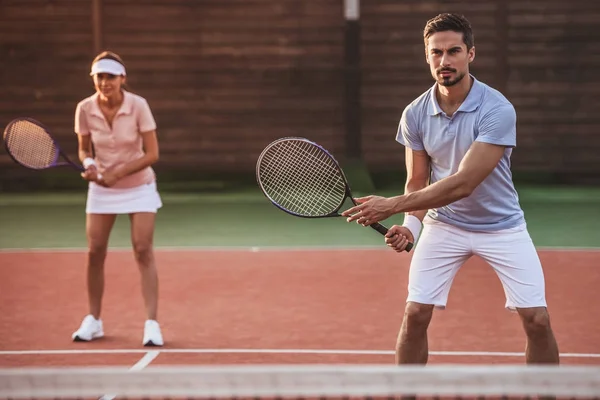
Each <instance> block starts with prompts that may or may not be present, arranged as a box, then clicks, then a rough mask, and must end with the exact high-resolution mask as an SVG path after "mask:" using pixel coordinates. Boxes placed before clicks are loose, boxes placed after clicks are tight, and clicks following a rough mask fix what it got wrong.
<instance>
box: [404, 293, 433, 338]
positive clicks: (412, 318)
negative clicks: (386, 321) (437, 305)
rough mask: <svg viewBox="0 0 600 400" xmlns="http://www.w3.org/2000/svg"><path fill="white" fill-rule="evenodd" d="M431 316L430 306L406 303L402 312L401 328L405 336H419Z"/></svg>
mask: <svg viewBox="0 0 600 400" xmlns="http://www.w3.org/2000/svg"><path fill="white" fill-rule="evenodd" d="M432 316H433V305H432V304H421V303H415V302H412V301H411V302H408V303H407V304H406V308H405V310H404V321H403V326H404V330H405V332H406V333H407V334H409V335H410V334H411V333H415V334H421V333H422V332H424V331H426V330H427V328H428V327H429V323H430V322H431V317H432Z"/></svg>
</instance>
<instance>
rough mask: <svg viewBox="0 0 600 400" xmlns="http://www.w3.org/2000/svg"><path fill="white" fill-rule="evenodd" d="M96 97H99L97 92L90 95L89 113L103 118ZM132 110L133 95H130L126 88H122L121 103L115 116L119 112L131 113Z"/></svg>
mask: <svg viewBox="0 0 600 400" xmlns="http://www.w3.org/2000/svg"><path fill="white" fill-rule="evenodd" d="M98 97H100V95H99V94H98V93H96V94H94V95H93V96H92V100H93V101H92V109H91V113H90V114H91V115H95V116H97V117H101V118H104V114H102V111H101V110H100V105H99V104H98ZM132 112H133V97H132V96H131V94H130V93H129V92H127V91H126V90H123V104H121V108H119V111H117V114H115V116H117V115H120V114H131V113H132Z"/></svg>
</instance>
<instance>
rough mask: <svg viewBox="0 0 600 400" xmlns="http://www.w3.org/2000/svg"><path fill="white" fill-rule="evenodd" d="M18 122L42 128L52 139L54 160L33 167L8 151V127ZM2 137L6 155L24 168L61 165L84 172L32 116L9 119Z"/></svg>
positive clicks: (47, 130)
mask: <svg viewBox="0 0 600 400" xmlns="http://www.w3.org/2000/svg"><path fill="white" fill-rule="evenodd" d="M18 122H29V123H32V124H34V125H37V126H38V127H40V128H42V129H43V130H44V133H45V134H46V135H48V137H49V138H50V140H52V143H53V144H54V146H55V147H56V150H57V151H56V158H55V159H54V161H53V162H52V163H51V164H50V165H48V166H46V167H42V168H36V167H33V166H31V165H25V164H23V163H21V162H20V161H19V160H18V159H17V158H16V157H15V156H14V155H13V154H12V152H11V151H10V146H9V145H8V140H7V138H6V137H7V135H8V134H9V130H10V128H12V126H13V125H15V124H16V123H18ZM2 139H3V142H4V148H5V149H6V152H7V153H8V155H9V156H10V158H12V159H13V161H14V162H16V163H17V164H19V165H22V166H23V167H25V168H29V169H33V170H37V171H40V170H44V169H48V168H54V167H62V166H71V167H73V168H75V169H77V170H78V171H80V172H84V171H85V168H84V167H83V166H82V165H79V164H76V163H74V162H73V161H71V159H70V158H69V157H68V156H67V154H66V153H65V152H64V151H63V150H62V149H61V148H60V146H59V144H58V142H57V141H56V140H55V139H54V137H53V136H52V134H51V133H50V130H49V129H48V128H47V127H46V126H45V125H44V124H42V123H41V122H40V121H38V120H36V119H34V118H30V117H20V118H15V119H13V120H12V121H10V122H9V123H8V124H7V125H6V128H4V132H3V134H2ZM61 156H62V157H63V158H64V159H65V161H64V162H59V161H58V160H59V158H60V157H61Z"/></svg>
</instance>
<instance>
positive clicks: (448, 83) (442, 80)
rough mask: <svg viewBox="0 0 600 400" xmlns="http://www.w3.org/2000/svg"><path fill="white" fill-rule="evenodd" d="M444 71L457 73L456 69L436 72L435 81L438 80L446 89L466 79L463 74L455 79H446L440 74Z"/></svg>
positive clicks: (444, 69)
mask: <svg viewBox="0 0 600 400" xmlns="http://www.w3.org/2000/svg"><path fill="white" fill-rule="evenodd" d="M443 71H448V72H453V73H456V70H455V69H450V68H443V69H438V70H436V71H435V79H436V81H437V83H438V84H440V85H442V86H446V87H450V86H454V85H456V84H457V83H458V82H460V81H461V80H462V79H463V78H464V77H465V74H464V73H462V74H459V75H457V76H456V77H455V78H454V79H452V78H450V77H446V78H445V77H442V76H440V73H441V72H443Z"/></svg>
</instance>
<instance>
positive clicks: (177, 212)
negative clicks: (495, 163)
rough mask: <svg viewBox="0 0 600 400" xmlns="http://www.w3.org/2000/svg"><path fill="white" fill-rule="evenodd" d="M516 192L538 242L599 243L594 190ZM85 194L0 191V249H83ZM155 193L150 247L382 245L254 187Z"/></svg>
mask: <svg viewBox="0 0 600 400" xmlns="http://www.w3.org/2000/svg"><path fill="white" fill-rule="evenodd" d="M518 190H519V195H520V201H521V205H522V206H523V209H524V210H525V216H526V219H527V222H528V226H529V230H530V233H531V235H532V237H533V240H534V242H535V243H536V245H537V246H538V247H597V246H598V245H599V243H600V232H599V230H598V229H597V225H598V221H600V210H599V208H598V205H599V204H600V189H597V188H574V187H550V186H544V187H532V186H528V187H518ZM397 193H398V192H393V191H379V192H377V194H381V195H388V196H389V195H394V194H397ZM85 195H86V193H85V190H82V191H81V192H75V193H59V194H35V195H23V194H2V195H0V249H18V248H82V247H85V246H86V240H85V215H84V207H85ZM161 195H162V198H163V203H164V206H163V208H162V209H161V210H160V212H159V214H158V217H157V229H156V234H155V244H156V246H158V247H163V246H176V247H177V246H181V247H187V246H190V247H240V246H241V247H252V246H256V247H266V246H285V247H293V246H343V247H351V246H380V245H381V246H384V243H383V239H382V236H381V235H380V234H379V233H377V232H375V231H374V230H372V229H370V228H364V227H361V226H357V225H355V224H349V223H347V222H346V221H345V220H344V219H343V218H328V219H312V220H311V219H303V218H297V217H293V216H290V215H287V214H285V213H284V212H282V211H280V210H278V209H277V208H275V207H274V206H273V205H271V203H270V202H269V201H267V199H266V198H265V197H264V196H263V195H262V194H261V193H260V191H259V190H258V189H245V190H243V191H239V192H229V193H199V194H192V193H161ZM401 221H402V217H401V216H394V217H392V218H390V219H389V220H387V221H385V224H387V225H392V224H394V223H400V222H401ZM110 245H111V247H113V248H114V247H130V239H129V221H128V218H127V217H126V216H120V217H119V218H118V219H117V224H116V226H115V229H114V230H113V234H112V236H111V241H110Z"/></svg>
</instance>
